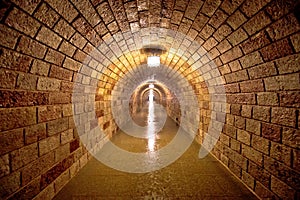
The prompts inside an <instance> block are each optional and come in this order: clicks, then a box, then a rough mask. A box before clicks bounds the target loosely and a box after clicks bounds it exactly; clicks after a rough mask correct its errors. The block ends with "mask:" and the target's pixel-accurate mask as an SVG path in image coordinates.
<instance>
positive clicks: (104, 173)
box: [55, 102, 257, 200]
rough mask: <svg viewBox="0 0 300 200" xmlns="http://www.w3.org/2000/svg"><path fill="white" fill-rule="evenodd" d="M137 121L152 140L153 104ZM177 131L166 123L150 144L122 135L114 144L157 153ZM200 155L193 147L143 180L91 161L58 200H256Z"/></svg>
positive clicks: (218, 166) (135, 150) (209, 158)
mask: <svg viewBox="0 0 300 200" xmlns="http://www.w3.org/2000/svg"><path fill="white" fill-rule="evenodd" d="M151 104H152V105H151ZM135 121H136V122H138V123H139V124H140V125H142V124H144V125H145V123H148V125H149V126H148V134H150V135H153V133H154V132H155V129H156V126H155V121H156V120H155V104H154V103H153V102H152V103H151V102H149V104H147V105H146V106H145V107H144V108H143V109H142V110H141V112H140V113H138V114H137V115H136V116H135ZM177 130H178V127H177V126H176V124H175V123H174V121H172V120H171V119H170V118H168V119H167V120H166V124H165V126H164V128H163V129H162V130H161V131H159V132H158V133H157V134H155V135H153V137H151V138H150V139H142V138H134V137H132V136H129V135H127V134H125V133H123V132H122V131H120V132H119V133H118V134H117V135H116V136H115V137H113V139H112V142H113V143H114V144H116V145H118V146H119V147H121V148H123V149H125V150H127V151H131V152H147V151H148V152H149V151H156V150H157V149H159V148H162V147H163V146H165V145H167V144H168V142H169V141H171V140H172V138H173V137H174V135H175V134H176V132H177ZM199 149H200V145H199V144H197V143H196V142H194V143H192V145H191V146H190V148H189V149H188V150H187V151H186V152H185V153H184V154H183V155H182V156H181V157H180V158H179V159H178V160H177V161H176V162H174V163H172V164H171V165H169V166H167V167H165V168H163V169H161V170H157V171H154V172H150V173H144V174H130V173H125V172H120V171H117V170H114V169H111V168H109V167H107V166H105V165H103V164H102V163H100V162H99V161H97V160H95V159H92V160H91V161H89V162H88V164H87V165H86V166H85V167H84V168H83V169H82V170H81V171H80V172H79V174H78V175H77V176H76V177H74V178H73V179H72V180H71V181H70V182H69V183H68V184H67V185H66V186H65V187H64V188H63V189H62V191H61V192H60V193H59V194H58V195H57V196H56V197H55V199H105V200H106V199H170V200H171V199H243V200H244V199H257V198H256V197H255V196H254V195H253V194H252V193H251V192H250V191H249V190H248V189H247V188H246V187H245V186H244V185H242V184H241V183H240V182H239V181H238V180H237V179H236V178H235V177H233V176H232V175H231V174H230V173H229V172H228V171H227V170H226V169H225V168H224V167H223V166H222V165H221V164H220V163H219V162H218V161H217V160H215V159H214V158H213V157H212V156H211V155H208V156H207V157H205V158H204V159H201V160H200V159H199V158H198V152H199ZM146 162H147V161H145V163H146Z"/></svg>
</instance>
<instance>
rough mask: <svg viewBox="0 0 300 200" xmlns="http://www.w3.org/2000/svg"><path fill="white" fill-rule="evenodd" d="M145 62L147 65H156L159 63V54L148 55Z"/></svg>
mask: <svg viewBox="0 0 300 200" xmlns="http://www.w3.org/2000/svg"><path fill="white" fill-rule="evenodd" d="M147 64H148V66H149V67H158V66H159V65H160V57H159V56H149V57H148V60H147Z"/></svg>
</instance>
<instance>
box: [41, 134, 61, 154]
mask: <svg viewBox="0 0 300 200" xmlns="http://www.w3.org/2000/svg"><path fill="white" fill-rule="evenodd" d="M59 145H60V137H59V134H58V135H53V136H51V137H47V138H46V139H43V140H41V141H40V142H39V155H44V154H46V153H48V152H50V151H52V150H54V149H56V148H58V147H59Z"/></svg>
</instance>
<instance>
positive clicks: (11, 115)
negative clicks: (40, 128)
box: [0, 107, 37, 131]
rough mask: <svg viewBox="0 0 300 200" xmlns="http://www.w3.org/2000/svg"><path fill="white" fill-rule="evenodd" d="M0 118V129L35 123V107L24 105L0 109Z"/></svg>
mask: <svg viewBox="0 0 300 200" xmlns="http://www.w3.org/2000/svg"><path fill="white" fill-rule="evenodd" d="M0 120H1V126H0V131H5V130H10V129H14V128H20V127H25V126H28V125H32V124H36V123H37V119H36V108H35V107H24V108H6V109H0Z"/></svg>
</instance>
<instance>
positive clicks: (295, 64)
mask: <svg viewBox="0 0 300 200" xmlns="http://www.w3.org/2000/svg"><path fill="white" fill-rule="evenodd" d="M0 20H1V23H0V40H1V43H0V63H1V67H0V199H52V198H54V196H55V195H56V194H58V192H60V191H61V190H62V189H63V187H64V186H65V185H66V184H67V183H69V182H70V181H71V180H72V178H74V177H76V175H77V174H78V173H80V171H81V169H82V168H84V167H85V166H86V164H87V163H88V162H89V160H91V159H92V158H94V157H97V155H96V153H97V152H101V150H102V149H103V148H104V147H105V146H106V145H107V144H109V143H110V140H111V139H112V138H114V136H115V135H117V134H118V132H119V131H120V130H124V129H126V126H128V124H129V125H130V127H132V126H134V125H135V123H134V121H133V120H132V119H131V116H132V115H134V114H135V113H138V112H140V110H141V107H142V106H143V105H146V104H147V102H148V101H149V98H150V96H151V98H152V99H153V100H154V101H155V102H156V103H157V104H158V105H161V106H162V107H163V109H165V112H166V113H167V115H168V116H169V117H170V118H171V119H172V120H174V121H175V122H176V123H177V125H178V126H179V127H180V130H182V131H185V132H186V133H188V135H189V137H191V138H192V139H195V141H197V143H199V145H201V148H199V152H198V153H199V155H197V156H198V159H200V160H201V159H202V158H205V156H207V155H212V156H213V157H215V159H217V160H218V162H219V163H222V165H224V166H225V168H226V169H227V170H228V171H229V172H230V173H232V174H233V175H234V176H235V177H236V178H237V179H239V180H240V181H241V182H242V183H243V184H244V185H245V186H246V187H247V188H248V189H249V190H250V191H251V192H253V193H254V194H255V195H256V196H257V197H258V198H260V199H300V192H299V191H300V132H299V122H300V120H299V107H300V96H299V91H300V77H299V69H300V24H299V22H300V4H299V1H298V0H189V1H188V0H1V2H0ZM151 59H153V60H151ZM153 62H154V63H153ZM131 125H132V126H131ZM130 127H129V129H130ZM139 128H141V130H144V129H143V127H139ZM141 132H143V131H141ZM144 137H146V138H147V136H144ZM176 142H179V143H176V144H177V145H173V146H176V147H178V148H180V147H181V146H182V145H183V144H182V143H181V142H182V141H181V140H179V139H178V140H177V141H176ZM170 143H171V142H170ZM167 146H168V145H167ZM183 150H184V148H183ZM116 152H117V151H116ZM174 152H175V150H174ZM126 153H127V154H124V155H125V157H126V158H127V155H128V158H131V157H130V156H132V153H130V152H126ZM167 154H168V156H166V160H168V159H169V158H170V157H169V156H170V155H172V156H173V153H172V149H171V147H170V148H169V149H168V153H166V155H167ZM174 154H175V153H174ZM115 155H119V154H115ZM145 155H146V154H145ZM147 155H149V154H147ZM180 155H181V154H180V153H179V154H178V155H177V154H176V156H177V157H176V158H174V160H172V159H173V158H172V159H171V160H168V162H166V163H164V162H165V160H163V159H162V160H161V162H157V163H156V162H155V161H153V160H152V161H151V162H153V163H152V164H153V165H151V166H156V168H151V167H149V166H148V167H147V166H145V168H144V167H135V166H139V165H138V162H136V163H135V165H132V166H131V165H130V163H133V162H134V161H135V160H134V159H135V157H132V159H133V160H132V161H130V160H129V161H128V162H127V163H122V166H120V163H118V165H117V167H119V168H120V169H118V170H121V171H125V172H126V171H127V172H130V173H148V172H151V171H154V170H159V169H160V168H163V167H165V166H167V165H169V164H170V163H172V162H175V160H176V159H177V158H179V157H180ZM102 158H103V157H102ZM102 158H99V160H100V161H101V159H102ZM112 159H113V158H112ZM116 159H117V158H116ZM137 159H143V158H141V157H139V158H137ZM102 161H103V162H104V164H106V165H108V166H109V167H111V168H114V167H115V164H116V163H114V161H115V160H110V159H107V160H105V159H104V158H103V160H102ZM105 162H107V163H105ZM116 162H117V161H116ZM162 163H163V164H162ZM123 164H124V168H122V167H123ZM127 164H128V165H127ZM134 167H135V168H134ZM186 170H187V171H188V170H189V169H186ZM196 170H197V169H196ZM112 187H113V186H112ZM212 187H214V186H212ZM162 199H164V198H163V197H162Z"/></svg>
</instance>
